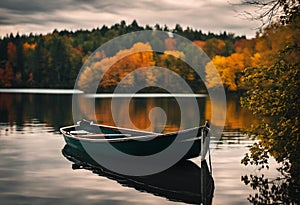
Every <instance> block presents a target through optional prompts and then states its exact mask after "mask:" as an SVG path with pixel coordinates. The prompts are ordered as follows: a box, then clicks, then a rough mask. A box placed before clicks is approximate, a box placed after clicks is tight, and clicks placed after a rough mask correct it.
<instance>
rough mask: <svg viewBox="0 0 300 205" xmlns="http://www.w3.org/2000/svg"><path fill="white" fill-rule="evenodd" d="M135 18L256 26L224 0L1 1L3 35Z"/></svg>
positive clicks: (243, 28) (242, 30)
mask: <svg viewBox="0 0 300 205" xmlns="http://www.w3.org/2000/svg"><path fill="white" fill-rule="evenodd" d="M232 1H233V0H232ZM235 1H239V0H235ZM134 19H136V20H137V21H138V23H140V24H142V25H145V24H149V25H154V24H156V23H159V24H161V25H164V24H166V25H168V26H169V27H171V28H172V27H174V25H175V24H176V23H180V24H181V25H182V26H190V27H192V28H195V29H201V30H203V31H212V32H220V31H224V30H228V31H230V32H235V33H237V34H239V35H240V34H248V35H249V34H250V35H254V31H253V30H252V29H253V28H254V27H256V24H254V23H251V22H247V21H246V20H243V19H241V18H240V17H239V16H237V12H236V11H235V10H234V8H233V7H232V5H231V4H229V3H228V2H227V1H225V0H215V1H212V0H205V1H204V0H203V1H199V0H187V1H176V0H160V1H155V0H135V1H132V0H122V1H115V0H53V1H45V0H26V1H24V0H1V1H0V36H3V35H5V34H7V33H10V32H16V31H13V30H17V32H18V31H19V32H25V33H29V32H33V33H40V32H45V30H46V29H48V32H51V30H53V29H55V28H58V29H59V28H62V29H64V28H66V29H78V28H83V29H86V28H87V29H90V28H94V27H99V26H101V25H102V24H106V25H111V24H114V23H117V22H120V21H121V20H125V21H126V22H127V23H131V21H132V20H134ZM29 29H31V30H29ZM32 29H35V30H32Z"/></svg>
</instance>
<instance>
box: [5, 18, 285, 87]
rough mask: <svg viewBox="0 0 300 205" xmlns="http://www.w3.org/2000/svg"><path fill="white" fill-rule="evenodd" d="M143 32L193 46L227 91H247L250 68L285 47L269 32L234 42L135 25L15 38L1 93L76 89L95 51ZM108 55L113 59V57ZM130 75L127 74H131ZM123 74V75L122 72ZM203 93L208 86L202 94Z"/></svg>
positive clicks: (168, 44)
mask: <svg viewBox="0 0 300 205" xmlns="http://www.w3.org/2000/svg"><path fill="white" fill-rule="evenodd" d="M274 27H276V26H274ZM142 30H162V31H168V32H173V33H176V34H178V35H180V36H183V37H186V38H187V39H189V40H191V41H193V42H194V43H195V44H197V45H198V46H199V47H201V48H202V49H203V50H204V51H205V52H206V54H207V55H208V56H209V57H210V58H211V59H212V62H213V64H214V65H215V66H216V68H217V70H218V71H219V73H220V75H221V78H222V80H223V84H224V85H225V88H226V90H227V91H237V90H242V89H245V88H244V87H243V86H242V85H240V84H239V81H240V78H241V76H242V73H243V70H244V69H245V67H249V66H253V65H256V64H257V63H259V62H260V61H261V60H268V59H270V58H271V57H272V55H269V54H268V53H270V52H271V53H272V52H273V49H277V50H278V49H279V48H276V46H277V47H280V46H279V45H275V48H274V47H272V46H270V44H274V42H272V41H273V40H274V39H272V35H274V34H272V33H274V32H270V30H271V29H269V31H268V30H266V31H265V32H264V33H263V34H261V35H257V37H256V38H254V39H250V40H249V39H246V36H235V34H233V33H227V32H226V31H224V32H222V33H220V34H214V33H211V32H208V33H203V32H202V31H201V30H195V29H192V28H190V27H187V28H185V29H183V28H182V27H181V26H180V25H179V24H177V25H176V26H175V28H173V29H171V28H168V27H167V26H166V25H165V26H160V25H158V24H156V25H155V26H154V27H150V26H148V25H146V26H139V25H138V23H137V22H136V21H135V20H134V21H133V22H132V23H131V24H129V25H127V24H126V22H125V21H121V22H120V23H116V24H114V25H112V26H111V27H108V26H106V25H103V26H102V27H101V28H95V29H93V30H78V31H67V30H63V31H57V30H54V31H53V32H52V33H49V34H46V35H42V34H41V35H33V34H30V35H20V34H16V35H13V34H10V35H7V36H6V37H2V38H1V39H0V87H2V88H3V87H14V88H20V87H28V88H73V87H74V83H75V80H76V77H77V74H78V72H79V70H80V68H81V66H82V65H83V63H84V62H85V61H86V59H87V58H88V57H89V56H90V55H91V53H92V52H93V51H95V50H96V49H97V48H98V47H99V46H101V45H102V44H104V43H105V42H107V41H109V40H111V39H113V38H115V37H117V36H120V35H122V34H126V33H130V32H134V31H142ZM277 30H278V29H277ZM279 30H280V29H279ZM268 32H269V33H268ZM278 32H279V31H278ZM282 32H283V31H281V33H282ZM285 32H286V31H285ZM282 35H284V34H282ZM173 43H174V42H172V40H171V39H169V40H168V39H167V40H165V41H163V42H162V44H163V45H162V46H163V47H164V50H165V51H172V50H173V46H172V44H173ZM275 43H276V42H275ZM150 44H151V43H150ZM114 49H115V50H116V51H119V50H123V49H124V48H123V47H122V45H115V48H114ZM127 49H128V48H127ZM103 55H105V56H106V57H111V54H109V53H105V54H103ZM153 55H154V56H151V59H152V60H153V59H154V65H156V66H161V67H163V66H166V67H171V69H172V70H176V72H177V73H179V74H180V75H181V76H186V80H187V81H189V83H190V84H191V85H192V87H194V88H196V87H197V85H199V84H201V83H202V84H203V82H201V80H200V79H199V77H196V76H194V75H196V74H195V73H191V74H190V75H189V74H188V73H187V72H188V71H187V68H186V65H183V64H178V63H172V62H173V61H172V59H171V60H170V58H169V57H162V56H158V57H157V55H156V54H153ZM173 60H174V59H173ZM130 66H133V67H135V68H136V67H137V66H138V65H132V64H130ZM210 66H211V65H209V64H208V65H207V66H206V76H207V77H206V79H205V80H206V81H207V84H206V85H208V86H210V87H214V86H218V82H215V78H214V74H213V73H210ZM172 67H173V68H172ZM121 69H122V68H121ZM124 69H125V68H124ZM125 70H126V69H125ZM129 70H130V69H129ZM129 70H128V69H127V71H128V72H129ZM118 72H122V70H121V71H120V69H119V70H118ZM191 75H192V76H191ZM118 76H119V74H118ZM112 77H113V76H112ZM110 78H111V77H110ZM110 78H109V77H108V78H107V80H108V81H109V80H110V82H101V84H100V85H99V86H100V87H101V88H102V90H104V91H107V92H111V91H113V89H114V87H115V83H116V82H111V79H110ZM201 87H203V85H202V86H200V89H201Z"/></svg>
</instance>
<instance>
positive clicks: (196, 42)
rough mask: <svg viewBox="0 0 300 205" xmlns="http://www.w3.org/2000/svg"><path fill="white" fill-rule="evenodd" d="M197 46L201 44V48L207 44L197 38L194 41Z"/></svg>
mask: <svg viewBox="0 0 300 205" xmlns="http://www.w3.org/2000/svg"><path fill="white" fill-rule="evenodd" d="M193 42H194V43H195V44H196V45H197V46H199V47H200V48H203V47H204V46H205V41H200V40H196V41H193Z"/></svg>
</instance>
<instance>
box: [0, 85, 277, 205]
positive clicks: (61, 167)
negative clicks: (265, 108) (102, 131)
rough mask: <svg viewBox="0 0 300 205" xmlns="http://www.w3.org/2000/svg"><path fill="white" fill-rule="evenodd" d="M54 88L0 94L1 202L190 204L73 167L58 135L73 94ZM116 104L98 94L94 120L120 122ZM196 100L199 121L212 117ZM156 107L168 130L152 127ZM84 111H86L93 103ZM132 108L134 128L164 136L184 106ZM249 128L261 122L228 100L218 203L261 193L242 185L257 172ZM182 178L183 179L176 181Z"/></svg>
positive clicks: (216, 171)
mask: <svg viewBox="0 0 300 205" xmlns="http://www.w3.org/2000/svg"><path fill="white" fill-rule="evenodd" d="M48 91H49V90H48ZM48 91H47V90H46V91H44V92H39V93H35V92H32V93H29V92H23V93H18V91H17V90H16V91H14V93H7V90H6V92H4V91H3V90H2V93H1V92H0V201H1V204H105V205H109V204H112V205H113V204H116V205H117V204H118V205H120V204H186V203H185V202H180V201H178V200H177V201H176V199H170V197H164V196H159V195H158V196H157V194H155V193H151V190H150V191H149V190H148V191H147V190H145V189H143V188H136V187H135V186H130V185H128V184H127V183H125V182H122V180H120V179H119V180H116V179H114V178H113V177H109V176H105V175H104V176H100V175H101V174H100V175H99V173H98V174H97V173H95V171H94V172H93V171H91V170H88V169H75V168H76V167H75V168H74V165H73V167H72V164H73V162H71V161H69V160H68V159H67V158H66V157H64V155H63V154H62V150H63V148H64V146H65V142H64V140H63V136H62V135H61V134H60V132H59V128H60V127H62V126H65V125H71V124H73V118H72V94H71V93H72V92H70V91H66V92H61V91H59V92H55V91H52V92H48ZM47 93H48V94H47ZM49 93H50V94H49ZM110 102H111V99H110V97H109V96H106V97H104V98H103V97H99V96H98V97H97V98H96V101H95V105H96V116H97V120H98V122H100V123H103V124H108V125H114V120H113V118H112V116H111V114H110V110H109V109H108V107H109V105H110ZM197 102H198V104H199V110H200V115H201V116H200V118H201V119H202V120H203V119H207V118H209V115H210V111H209V107H210V102H209V99H208V98H206V97H203V96H197ZM154 107H160V108H162V109H163V110H164V111H165V113H166V117H167V120H166V126H163V125H162V124H160V123H162V122H161V121H160V119H157V120H155V119H153V121H152V122H153V123H152V124H151V123H150V120H149V118H148V117H147V116H148V112H149V111H150V110H151V109H152V108H154ZM82 109H83V111H84V110H86V111H87V112H88V109H89V106H88V104H86V106H83V107H82ZM118 109H119V112H120V118H122V115H123V113H122V111H124V109H126V107H124V108H123V107H122V105H120V107H119V108H118ZM129 110H130V118H131V120H132V122H133V123H134V126H136V127H138V128H139V129H148V130H152V131H162V132H170V131H175V130H178V129H179V126H180V114H179V111H178V104H176V101H175V99H173V98H171V97H168V96H163V97H157V96H156V97H155V96H143V97H139V98H134V99H133V100H132V101H131V103H130V106H129ZM191 115H192V114H191ZM191 119H192V116H191ZM120 123H121V124H122V125H123V126H129V127H130V126H131V125H130V124H128V123H127V121H126V120H123V121H122V119H120ZM184 123H185V124H184V126H183V127H185V128H188V127H189V123H188V122H184ZM251 123H257V122H256V121H255V119H254V118H253V117H252V116H251V114H250V113H249V112H247V111H246V110H243V109H242V108H241V107H240V106H239V103H238V98H236V97H229V98H228V104H227V120H226V124H225V130H224V136H223V137H222V138H221V140H220V141H214V142H212V143H215V144H216V146H213V149H212V150H211V158H212V168H213V170H212V171H213V173H212V176H213V179H214V181H215V190H214V193H213V194H214V197H213V204H249V201H248V200H247V197H248V196H249V194H251V193H255V192H254V191H253V190H252V189H251V188H250V187H249V186H246V185H244V183H243V182H242V181H241V176H243V175H245V174H254V173H256V172H258V170H256V169H255V168H253V167H250V168H249V167H245V166H244V165H241V164H240V161H241V159H242V157H243V155H244V154H245V153H246V152H247V151H248V146H249V145H251V144H252V143H253V140H251V139H249V138H248V137H247V136H244V135H235V134H236V133H237V132H239V130H240V129H242V128H246V127H249V126H250V124H251ZM193 163H195V164H199V159H194V160H193ZM273 163H274V162H273ZM265 174H266V175H268V176H275V175H276V171H275V163H274V168H272V166H271V169H270V170H268V171H266V172H265ZM183 176H184V175H180V174H178V176H175V178H174V182H175V181H176V179H180V177H183ZM177 177H178V178H177ZM168 183H172V182H170V181H169V182H168ZM193 183H195V184H197V183H198V182H197V181H195V182H193ZM179 185H180V184H179ZM179 185H178V186H179ZM178 194H180V193H178Z"/></svg>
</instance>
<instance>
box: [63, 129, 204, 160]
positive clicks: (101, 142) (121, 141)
mask: <svg viewBox="0 0 300 205" xmlns="http://www.w3.org/2000/svg"><path fill="white" fill-rule="evenodd" d="M76 130H85V131H86V130H87V131H88V133H96V134H93V135H74V134H72V132H76ZM61 132H62V134H63V136H64V140H65V142H66V143H67V144H68V145H69V146H71V147H73V148H76V149H79V150H81V151H88V153H92V154H93V155H94V154H96V155H98V156H99V155H101V156H109V155H115V156H112V157H117V155H118V154H120V152H122V153H126V154H128V155H133V156H149V155H154V154H157V153H160V152H162V151H164V150H165V149H167V148H168V147H169V146H171V144H172V146H174V147H175V148H179V149H181V147H184V148H186V147H187V148H188V149H187V151H186V153H185V155H183V156H182V158H181V160H185V159H190V158H195V157H198V156H199V155H200V152H201V133H203V132H202V131H201V128H192V129H188V130H183V131H179V132H174V133H169V134H159V133H152V132H144V131H138V130H131V129H125V128H118V127H111V126H104V125H85V126H78V125H74V126H69V127H65V128H61ZM99 132H100V133H102V135H101V134H100V133H99ZM97 133H98V134H97ZM116 135H118V136H117V137H116ZM86 136H99V137H98V138H97V137H94V138H87V137H86ZM176 137H180V139H177V140H176ZM173 143H174V144H173ZM112 147H113V148H115V149H117V150H118V151H120V152H115V150H114V151H112V149H111V148H112ZM87 149H88V150H87ZM170 157H172V156H170Z"/></svg>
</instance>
